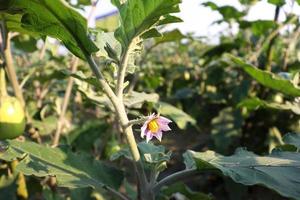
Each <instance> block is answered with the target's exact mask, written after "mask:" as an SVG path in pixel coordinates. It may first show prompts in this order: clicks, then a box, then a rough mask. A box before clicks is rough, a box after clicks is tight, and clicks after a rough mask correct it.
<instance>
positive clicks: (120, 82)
mask: <svg viewBox="0 0 300 200" xmlns="http://www.w3.org/2000/svg"><path fill="white" fill-rule="evenodd" d="M131 44H132V43H130V44H129V46H128V48H127V50H126V51H125V53H124V55H123V56H122V60H121V63H120V65H119V70H118V79H117V86H116V94H117V97H118V98H120V99H122V101H123V90H124V80H125V76H126V69H127V66H128V61H129V57H130V51H131Z"/></svg>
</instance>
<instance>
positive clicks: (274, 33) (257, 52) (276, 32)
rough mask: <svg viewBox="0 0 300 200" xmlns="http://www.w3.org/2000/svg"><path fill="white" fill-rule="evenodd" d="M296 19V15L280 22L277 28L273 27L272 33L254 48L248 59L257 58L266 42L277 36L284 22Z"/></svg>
mask: <svg viewBox="0 0 300 200" xmlns="http://www.w3.org/2000/svg"><path fill="white" fill-rule="evenodd" d="M297 19H298V16H293V17H291V18H290V19H289V20H288V21H287V22H286V23H285V24H280V25H279V26H278V28H277V29H275V30H274V31H273V32H272V33H270V34H269V36H268V37H267V38H266V39H265V40H263V44H261V45H259V47H258V48H257V49H256V50H255V52H254V53H253V54H252V55H251V56H250V58H249V61H250V62H253V61H254V60H257V58H258V57H259V55H260V54H261V53H262V51H263V50H264V48H265V47H266V45H267V44H269V43H270V41H271V40H272V39H273V38H274V37H276V36H277V34H278V33H279V31H280V30H281V29H282V28H284V27H285V25H286V24H289V23H293V22H294V21H296V20H297Z"/></svg>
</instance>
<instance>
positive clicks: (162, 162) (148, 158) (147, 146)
mask: <svg viewBox="0 0 300 200" xmlns="http://www.w3.org/2000/svg"><path fill="white" fill-rule="evenodd" d="M138 148H139V151H140V153H141V155H142V160H143V161H144V162H145V164H146V167H148V168H154V169H155V170H157V171H163V170H164V169H166V167H167V166H166V162H168V161H169V160H170V159H171V155H172V152H170V151H169V152H166V149H165V147H164V146H161V145H159V146H155V145H154V144H151V143H146V142H140V143H138ZM120 157H125V158H127V159H129V160H132V156H131V153H130V151H129V149H128V148H126V149H122V150H120V151H118V152H117V153H115V154H113V155H112V156H111V157H110V160H117V159H119V158H120Z"/></svg>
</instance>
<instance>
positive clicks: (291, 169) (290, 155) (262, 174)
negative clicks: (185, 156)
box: [188, 149, 300, 199]
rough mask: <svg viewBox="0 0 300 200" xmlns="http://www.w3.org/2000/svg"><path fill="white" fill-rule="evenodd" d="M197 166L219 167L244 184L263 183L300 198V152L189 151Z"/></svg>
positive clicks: (289, 195) (282, 192)
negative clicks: (265, 153)
mask: <svg viewBox="0 0 300 200" xmlns="http://www.w3.org/2000/svg"><path fill="white" fill-rule="evenodd" d="M188 153H189V154H191V156H192V157H193V158H194V160H195V162H196V166H197V169H199V170H204V169H218V170H220V171H221V172H222V173H223V174H224V175H225V176H229V177H230V178H232V179H233V180H234V181H235V182H238V183H241V184H244V185H255V184H262V185H264V186H266V187H268V188H271V189H274V190H276V191H277V192H278V193H280V194H281V195H282V196H285V197H290V198H295V199H299V197H300V182H299V180H298V177H299V174H300V168H299V166H300V154H299V153H295V152H279V151H276V152H275V151H274V152H272V154H271V155H268V156H258V155H255V154H254V153H252V152H249V151H246V150H243V149H238V150H237V151H236V153H235V154H234V155H232V156H222V155H220V154H217V153H215V152H213V151H206V152H204V153H198V152H193V151H188Z"/></svg>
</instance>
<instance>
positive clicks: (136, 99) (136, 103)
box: [124, 91, 159, 108]
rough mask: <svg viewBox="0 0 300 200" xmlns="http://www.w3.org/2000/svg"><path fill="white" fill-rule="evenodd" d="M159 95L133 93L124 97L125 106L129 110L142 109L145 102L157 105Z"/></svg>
mask: <svg viewBox="0 0 300 200" xmlns="http://www.w3.org/2000/svg"><path fill="white" fill-rule="evenodd" d="M158 100H159V95H158V94H156V93H150V94H148V93H145V92H135V91H132V92H130V93H129V94H126V95H125V96H124V104H125V105H126V107H129V108H141V107H142V105H143V104H144V103H145V102H151V103H157V102H158Z"/></svg>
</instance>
